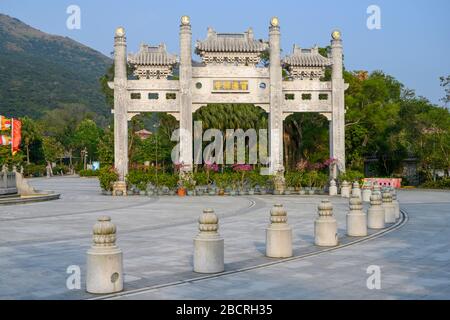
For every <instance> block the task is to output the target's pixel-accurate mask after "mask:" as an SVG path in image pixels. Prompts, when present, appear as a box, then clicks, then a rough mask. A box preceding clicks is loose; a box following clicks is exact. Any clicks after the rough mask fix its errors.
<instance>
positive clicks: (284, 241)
mask: <svg viewBox="0 0 450 320" xmlns="http://www.w3.org/2000/svg"><path fill="white" fill-rule="evenodd" d="M287 220H288V218H287V213H286V210H284V208H283V205H282V204H276V205H274V206H273V208H272V210H271V211H270V225H269V227H268V228H267V229H266V256H267V257H269V258H290V257H292V228H291V227H290V226H289V224H288V223H287Z"/></svg>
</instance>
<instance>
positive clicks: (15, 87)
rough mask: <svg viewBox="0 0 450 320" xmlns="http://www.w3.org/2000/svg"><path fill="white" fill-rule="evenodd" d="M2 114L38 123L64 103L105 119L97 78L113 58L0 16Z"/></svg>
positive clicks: (104, 105) (0, 103)
mask: <svg viewBox="0 0 450 320" xmlns="http://www.w3.org/2000/svg"><path fill="white" fill-rule="evenodd" d="M0 56H1V59H0V70H3V71H2V72H1V74H2V81H1V82H0V97H1V99H0V114H2V115H7V116H10V117H16V118H18V117H22V116H25V115H26V116H30V117H32V118H38V117H40V116H42V115H43V114H44V112H45V111H46V110H50V109H53V108H58V107H60V106H61V105H64V104H73V103H76V104H81V105H84V106H89V108H90V110H92V111H93V112H95V113H96V114H98V115H100V117H102V118H104V117H106V116H108V113H109V110H108V108H106V103H105V101H104V97H103V96H102V94H101V91H100V86H99V84H98V81H97V79H98V78H99V77H100V75H102V74H103V73H104V70H105V69H106V68H107V66H108V65H110V64H111V62H112V61H111V59H109V58H108V57H106V56H104V55H103V54H101V53H99V52H97V51H95V50H92V49H91V48H88V47H86V46H84V45H82V44H80V43H78V42H76V41H73V40H71V39H69V38H67V37H61V36H53V35H49V34H46V33H43V32H41V31H39V30H36V29H33V28H31V27H29V26H28V25H26V24H24V23H22V22H21V21H19V20H17V19H14V18H11V17H9V16H6V15H3V14H0Z"/></svg>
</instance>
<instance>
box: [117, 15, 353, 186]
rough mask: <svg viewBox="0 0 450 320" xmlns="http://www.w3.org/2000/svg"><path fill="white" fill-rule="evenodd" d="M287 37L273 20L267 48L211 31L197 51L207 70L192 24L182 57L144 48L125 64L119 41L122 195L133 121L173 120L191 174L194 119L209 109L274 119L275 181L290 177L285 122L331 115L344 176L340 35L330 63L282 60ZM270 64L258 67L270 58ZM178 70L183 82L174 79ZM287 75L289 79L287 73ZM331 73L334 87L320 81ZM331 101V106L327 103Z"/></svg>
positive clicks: (298, 55)
mask: <svg viewBox="0 0 450 320" xmlns="http://www.w3.org/2000/svg"><path fill="white" fill-rule="evenodd" d="M280 42H281V32H280V25H279V20H278V18H276V17H275V18H272V20H271V23H270V27H269V39H268V41H264V40H257V39H255V37H254V34H253V30H252V29H249V30H248V31H246V32H244V33H238V34H230V33H217V32H215V31H214V30H213V29H211V28H210V29H208V33H207V37H206V39H205V40H202V41H198V42H197V44H196V51H195V53H197V54H198V55H199V56H200V58H201V62H193V60H192V30H191V23H190V18H189V17H187V16H184V17H182V19H181V25H180V56H179V58H178V57H176V56H175V55H173V54H169V53H168V52H167V50H166V47H165V45H164V44H161V45H159V46H153V47H152V46H148V45H143V46H141V48H140V50H139V52H137V53H136V54H130V55H128V56H127V46H126V37H125V30H124V29H123V28H118V29H117V30H116V33H115V42H114V47H115V51H114V62H115V78H114V82H110V83H109V86H110V87H111V88H112V89H114V129H115V133H114V138H115V139H114V140H115V167H116V169H117V170H118V173H119V180H120V181H119V183H118V185H119V186H120V188H123V186H124V185H125V176H126V174H127V170H128V159H127V156H126V150H127V149H128V146H127V143H128V142H127V140H128V139H127V118H128V114H133V113H140V112H167V113H172V114H175V115H177V118H178V119H179V122H180V132H181V134H180V139H179V140H180V141H179V149H180V159H181V162H182V163H184V164H185V170H186V171H191V170H192V164H193V160H194V156H193V127H192V123H193V121H192V113H193V111H195V110H196V108H199V107H201V106H203V105H205V104H211V103H217V104H220V103H245V104H255V105H258V106H261V107H262V108H263V109H265V110H266V111H268V113H269V117H268V118H269V158H270V159H269V164H270V173H271V174H281V173H283V172H284V165H283V120H284V118H285V117H286V116H288V115H289V114H291V113H293V112H315V113H322V114H326V115H327V116H328V117H329V120H330V129H331V130H330V138H331V142H330V154H331V156H332V157H333V158H336V159H337V161H338V165H337V167H336V168H337V169H338V170H334V172H333V173H332V176H333V177H336V176H337V174H338V171H345V121H344V117H345V108H344V92H345V90H346V89H347V88H348V85H347V84H345V83H344V79H343V74H342V71H343V64H342V56H343V48H342V40H341V34H340V32H338V31H334V32H333V33H332V40H331V50H330V51H331V52H330V53H331V55H329V56H328V57H324V56H322V55H320V54H319V50H318V48H317V47H314V48H311V49H301V48H299V47H298V46H294V50H293V52H292V54H290V55H288V56H286V57H284V58H282V57H281V44H280ZM266 52H268V55H269V58H270V63H269V65H268V66H260V64H259V62H260V61H261V57H262V55H263V54H264V53H266ZM127 63H130V64H132V65H133V66H134V68H135V76H137V77H138V80H129V79H127V73H126V69H127ZM176 66H178V69H179V79H173V78H170V75H171V74H172V71H173V69H174V68H175V67H176ZM283 66H284V68H285V69H286V70H288V72H289V77H288V78H285V79H283V76H282V67H283ZM327 67H330V68H331V74H332V76H331V81H325V82H322V81H320V78H321V77H322V76H323V74H324V70H325V68H327ZM324 96H326V98H323V97H324Z"/></svg>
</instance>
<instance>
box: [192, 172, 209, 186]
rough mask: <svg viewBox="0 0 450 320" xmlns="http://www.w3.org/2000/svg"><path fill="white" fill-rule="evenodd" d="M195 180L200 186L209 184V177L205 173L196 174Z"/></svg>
mask: <svg viewBox="0 0 450 320" xmlns="http://www.w3.org/2000/svg"><path fill="white" fill-rule="evenodd" d="M194 180H195V182H196V184H197V185H198V186H206V185H208V184H209V181H208V176H207V174H206V173H205V172H196V173H194Z"/></svg>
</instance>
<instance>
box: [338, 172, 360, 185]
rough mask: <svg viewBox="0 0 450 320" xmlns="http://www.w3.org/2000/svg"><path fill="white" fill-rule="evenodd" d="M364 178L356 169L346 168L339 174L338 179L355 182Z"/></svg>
mask: <svg viewBox="0 0 450 320" xmlns="http://www.w3.org/2000/svg"><path fill="white" fill-rule="evenodd" d="M362 179H364V173H362V172H360V171H356V170H347V172H345V173H342V174H340V175H339V181H341V182H342V181H347V182H350V183H352V182H355V181H358V182H359V181H361V180H362Z"/></svg>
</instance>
